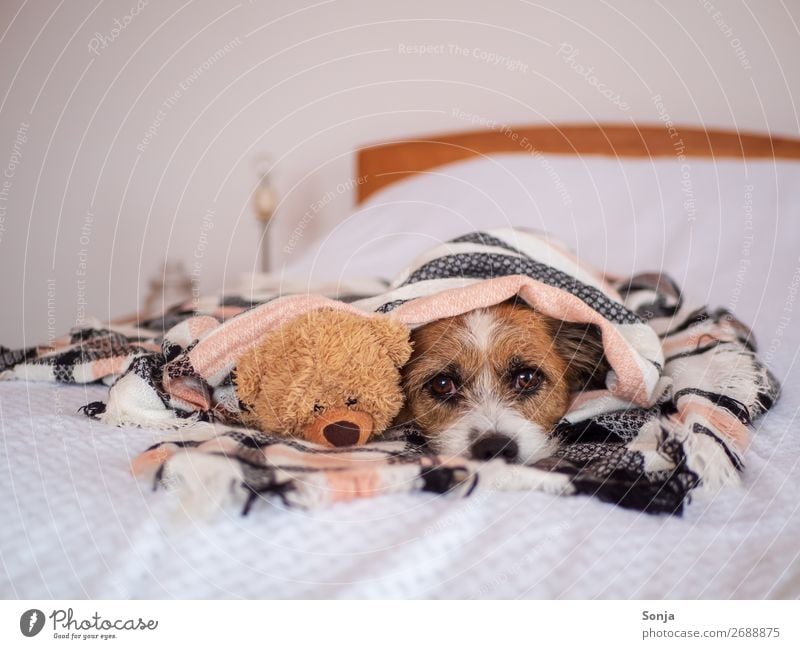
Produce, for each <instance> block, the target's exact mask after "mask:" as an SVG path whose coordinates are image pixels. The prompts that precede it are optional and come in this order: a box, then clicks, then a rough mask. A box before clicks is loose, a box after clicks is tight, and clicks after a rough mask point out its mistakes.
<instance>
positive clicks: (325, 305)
mask: <svg viewBox="0 0 800 649" xmlns="http://www.w3.org/2000/svg"><path fill="white" fill-rule="evenodd" d="M316 309H338V310H342V311H349V312H350V313H356V314H359V315H363V316H364V317H373V316H374V315H375V314H370V313H364V312H363V311H359V310H358V309H356V308H355V307H353V306H351V305H349V304H346V303H344V302H339V301H337V300H332V299H330V298H327V297H323V296H321V295H313V294H308V295H289V296H287V297H282V298H278V299H276V300H273V301H271V302H267V303H266V304H262V305H261V306H259V307H257V308H255V309H251V310H250V311H247V312H246V313H242V314H240V315H239V316H237V317H236V318H235V319H233V320H229V321H227V322H225V323H224V324H222V325H221V326H219V327H217V328H216V329H214V330H213V331H210V332H209V333H208V335H206V336H205V337H204V338H203V339H202V340H201V341H200V342H199V343H198V344H197V345H196V346H195V348H194V349H192V351H190V352H189V360H190V362H191V364H192V367H193V368H194V369H195V371H196V372H197V373H198V374H199V375H200V376H202V377H203V378H204V379H206V380H207V381H209V382H213V379H214V378H215V377H216V376H219V375H220V374H227V373H228V372H229V371H230V370H231V368H232V367H233V366H234V365H235V364H236V361H237V360H238V358H239V357H240V356H241V355H242V354H243V353H245V352H246V351H247V350H248V349H249V348H250V347H251V346H252V345H254V344H255V343H257V342H258V341H259V340H260V339H261V338H262V337H263V336H264V335H265V334H266V333H268V332H269V331H271V330H272V329H275V328H276V327H278V326H280V325H281V324H283V323H284V322H288V321H289V320H291V319H293V318H296V317H297V316H299V315H302V314H303V313H308V312H309V311H313V310H316ZM164 379H165V384H167V383H168V382H169V381H168V377H167V374H166V372H165V374H164Z"/></svg>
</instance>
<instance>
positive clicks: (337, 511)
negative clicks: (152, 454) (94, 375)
mask: <svg viewBox="0 0 800 649" xmlns="http://www.w3.org/2000/svg"><path fill="white" fill-rule="evenodd" d="M798 388H800V385H798V384H797V381H796V380H793V381H792V383H791V384H790V385H787V386H786V397H785V398H784V400H783V401H782V402H781V403H780V404H779V405H778V407H777V408H776V409H775V410H774V411H773V412H772V413H770V414H769V415H768V416H767V417H766V418H765V419H764V420H762V421H761V422H760V423H759V425H758V431H757V433H756V435H755V437H754V441H753V444H752V447H751V449H750V450H749V452H748V454H747V462H748V468H747V471H746V472H745V474H744V481H743V485H742V486H741V487H737V488H732V489H729V490H727V491H726V492H724V493H722V494H721V495H719V496H717V497H716V498H714V499H713V500H711V499H709V500H707V501H704V502H695V503H693V504H692V505H691V506H690V507H689V508H688V509H687V511H686V513H685V515H684V516H683V517H682V518H677V517H667V516H649V515H644V514H638V513H635V512H631V511H626V510H623V509H619V508H617V507H614V506H611V505H606V504H603V503H600V502H597V501H595V500H593V499H590V498H585V497H576V498H568V497H555V496H549V495H545V494H540V493H527V492H520V493H498V494H491V493H477V494H476V495H475V496H474V497H473V498H471V499H466V500H456V499H452V498H448V497H442V496H433V495H429V496H412V495H407V496H394V497H382V498H376V499H373V500H365V501H363V502H357V503H354V504H342V505H337V506H334V507H332V508H330V509H324V510H320V511H310V512H309V511H294V510H292V511H288V510H285V509H283V508H282V507H281V506H280V505H278V504H277V503H276V504H273V505H269V504H267V503H261V504H259V506H257V507H256V508H255V509H254V511H253V512H252V513H251V514H250V515H249V516H247V517H241V516H239V515H238V514H237V513H236V512H234V511H228V512H226V513H223V514H221V515H219V516H217V517H215V518H213V519H212V520H210V521H206V522H202V523H196V522H192V521H189V520H188V519H186V518H185V517H183V516H181V515H180V514H179V513H178V512H179V511H180V510H179V508H178V504H177V499H176V498H175V496H174V494H170V493H166V492H164V491H160V492H156V493H153V492H152V491H151V490H150V488H149V485H148V484H146V483H143V482H140V481H136V480H134V479H133V478H132V477H131V476H130V474H129V472H128V463H129V461H130V459H131V457H133V456H134V455H135V454H136V453H137V452H139V451H141V450H142V449H144V448H145V447H146V446H148V445H149V444H150V443H151V442H153V441H155V440H157V439H158V438H159V433H158V432H156V431H147V430H136V429H115V428H111V427H108V426H106V425H104V424H101V423H98V422H94V421H91V420H89V419H87V418H85V417H83V416H82V415H80V414H77V413H76V409H77V408H78V406H80V405H82V404H84V403H85V402H87V401H89V400H92V399H96V398H99V397H102V396H103V390H102V389H101V388H96V387H94V388H91V389H88V390H87V389H85V388H83V387H61V388H54V387H53V386H49V385H43V384H24V383H5V384H0V430H2V440H3V441H2V445H0V490H1V491H2V493H3V498H2V499H1V500H0V521H2V525H0V555H1V557H2V567H1V569H0V594H1V595H2V596H4V597H15V598H42V597H57V598H81V597H91V598H128V597H147V598H171V597H182V598H184V597H226V598H227V597H247V598H253V597H268V598H273V597H274V598H284V597H305V598H315V597H458V598H462V597H464V598H470V597H480V598H484V597H538V598H541V597H547V598H552V597H569V598H573V597H581V598H594V597H603V598H607V597H610V598H642V597H643V598H660V597H688V598H696V597H708V598H712V597H713V598H727V597H747V598H760V597H766V596H771V597H797V596H799V595H800V564H799V563H798V553H799V552H800V542H799V539H800V515H799V514H798V506H799V503H800V499H798V498H797V484H798V480H800V467H799V466H798V463H799V461H800V443H798V439H799V438H800V436H798V435H797V432H796V430H797V413H798V408H800V400H798V399H797V396H796V395H797V394H798V393H800V390H798Z"/></svg>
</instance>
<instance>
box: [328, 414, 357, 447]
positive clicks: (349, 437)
mask: <svg viewBox="0 0 800 649" xmlns="http://www.w3.org/2000/svg"><path fill="white" fill-rule="evenodd" d="M322 434H323V435H324V436H325V439H327V440H328V441H329V442H330V443H331V444H333V445H334V446H353V445H354V444H357V443H358V438H359V436H360V435H361V429H360V428H359V427H358V424H354V423H353V422H352V421H344V420H343V421H335V422H333V423H332V424H328V425H327V426H325V428H323V429H322Z"/></svg>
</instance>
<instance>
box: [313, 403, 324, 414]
mask: <svg viewBox="0 0 800 649" xmlns="http://www.w3.org/2000/svg"><path fill="white" fill-rule="evenodd" d="M323 410H325V407H324V406H322V405H321V404H319V403H315V404H314V412H315V413H317V414H319V413H321V412H322V411H323Z"/></svg>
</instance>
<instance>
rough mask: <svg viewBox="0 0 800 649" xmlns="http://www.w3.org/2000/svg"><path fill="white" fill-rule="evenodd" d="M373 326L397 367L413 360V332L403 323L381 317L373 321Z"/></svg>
mask: <svg viewBox="0 0 800 649" xmlns="http://www.w3.org/2000/svg"><path fill="white" fill-rule="evenodd" d="M372 326H373V327H374V330H375V333H376V334H377V336H378V339H379V340H380V343H381V345H382V346H383V348H384V350H385V351H386V353H387V354H388V355H389V358H390V359H391V360H392V363H394V364H395V366H396V367H402V366H403V365H405V364H406V361H408V359H409V358H411V342H410V340H409V339H410V337H411V332H410V330H409V329H408V327H406V326H405V325H404V324H403V323H402V322H398V321H396V320H392V319H391V318H386V317H381V318H375V319H373V320H372Z"/></svg>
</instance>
